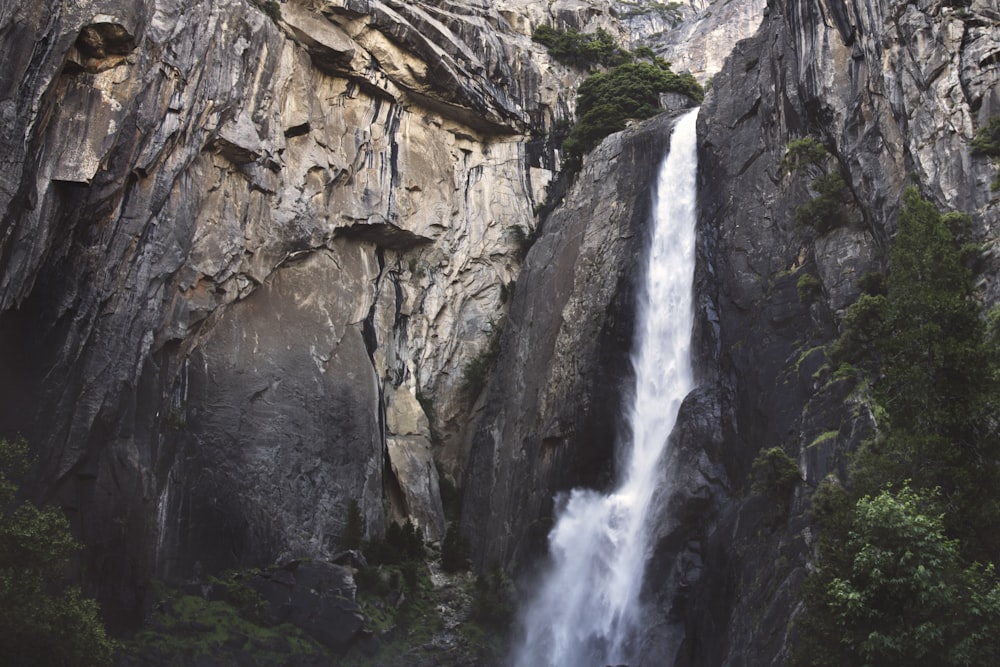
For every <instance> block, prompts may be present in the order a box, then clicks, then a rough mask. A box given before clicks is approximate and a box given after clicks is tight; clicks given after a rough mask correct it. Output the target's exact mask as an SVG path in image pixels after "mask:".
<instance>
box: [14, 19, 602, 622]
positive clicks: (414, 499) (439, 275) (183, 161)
mask: <svg viewBox="0 0 1000 667" xmlns="http://www.w3.org/2000/svg"><path fill="white" fill-rule="evenodd" d="M278 8H279V9H280V18H278V19H277V20H272V19H271V18H269V17H268V16H266V15H265V14H264V13H263V12H262V11H261V10H260V9H258V7H257V6H255V5H254V4H253V3H249V2H247V1H245V0H220V1H219V2H211V3H190V2H183V1H181V0H140V1H139V2H134V3H128V4H127V6H126V5H124V4H122V3H121V2H119V1H118V0H86V1H83V2H76V3H72V6H64V5H63V3H55V2H52V3H36V4H35V5H30V4H24V3H22V4H17V3H3V6H2V8H0V37H2V39H0V49H2V54H3V55H2V58H3V62H4V63H5V67H4V68H3V72H0V91H2V92H0V119H2V120H3V123H2V129H0V155H3V156H4V157H3V161H4V168H3V170H2V172H0V220H2V222H0V377H2V378H3V379H2V381H0V400H2V402H3V405H4V409H3V411H2V414H0V434H2V435H10V434H13V433H16V432H20V433H23V434H24V435H25V436H26V437H27V438H28V439H29V440H30V442H31V443H32V446H33V447H34V449H35V451H37V452H38V453H39V455H40V456H39V466H38V470H37V473H36V474H37V480H38V483H37V484H36V485H35V488H36V490H37V493H38V495H39V496H41V497H44V498H46V499H55V500H57V501H58V502H60V503H61V504H62V505H63V506H64V507H65V508H66V509H67V510H68V511H69V512H70V514H71V517H72V518H73V524H74V529H75V530H76V531H77V534H78V535H80V536H81V537H82V538H83V540H84V541H85V542H86V543H87V544H88V546H89V548H88V550H87V552H86V554H87V555H86V557H85V562H83V563H81V565H82V570H83V572H84V573H85V579H86V581H88V582H89V585H90V586H91V588H93V589H94V590H97V591H99V592H100V593H101V596H102V600H103V602H104V604H105V607H106V608H107V609H109V610H111V612H112V616H113V618H114V619H116V621H117V623H119V624H120V623H126V624H127V623H128V622H130V620H132V619H135V618H138V615H137V614H135V613H134V610H135V609H137V608H138V606H139V605H140V604H141V599H142V596H143V582H145V581H146V580H147V579H148V578H149V577H151V576H157V577H167V578H173V577H186V576H188V575H189V574H190V572H191V571H192V570H193V569H195V568H197V567H199V566H200V567H203V568H205V569H206V570H207V571H208V570H214V569H218V568H224V567H235V566H241V565H250V564H266V563H269V562H273V561H274V560H276V559H277V558H279V557H284V556H315V557H323V556H328V555H329V554H330V553H331V551H332V550H334V549H336V548H337V547H338V540H339V537H340V533H341V531H342V530H343V527H344V523H345V520H346V508H347V505H348V503H349V502H350V501H351V500H357V501H358V502H359V504H360V507H361V509H362V513H363V515H364V518H365V521H366V526H367V530H368V532H369V533H370V534H379V533H380V532H381V531H382V529H383V526H384V521H385V520H386V512H385V511H384V506H383V500H388V502H389V505H390V507H389V512H388V515H389V516H390V517H394V518H396V519H402V518H404V517H405V518H410V519H412V520H414V521H416V522H418V523H419V524H420V525H421V527H422V528H423V529H424V531H425V534H426V535H427V536H428V537H430V538H431V539H438V538H440V536H441V535H442V534H443V532H444V518H443V513H442V510H441V502H440V498H439V495H440V494H439V492H438V486H437V485H438V478H437V475H438V470H439V469H440V470H443V471H444V473H445V474H446V475H448V476H449V477H450V478H452V481H455V480H457V479H459V478H460V476H461V472H462V469H463V466H464V461H465V457H466V451H467V440H468V433H467V424H468V423H469V410H470V405H471V403H472V401H473V399H474V398H475V397H474V396H470V395H469V392H468V391H467V390H466V388H465V385H464V383H463V380H462V369H463V367H464V366H465V365H466V363H467V362H469V361H470V360H472V359H475V358H476V357H477V356H478V355H479V353H480V351H481V350H482V349H483V348H485V347H486V346H487V345H488V338H489V332H490V331H491V329H492V328H493V324H492V323H494V322H497V321H499V320H500V318H501V317H502V315H503V313H504V311H505V309H506V305H505V299H506V295H507V291H508V288H509V286H510V285H511V284H512V281H513V279H514V277H515V276H516V274H517V271H518V269H519V266H520V263H521V241H520V239H521V238H523V237H524V235H526V234H529V233H530V232H531V231H532V229H533V227H534V225H535V216H534V209H535V208H536V207H537V206H540V205H541V204H542V203H543V200H544V197H545V191H546V186H547V185H548V183H549V182H550V180H551V179H552V178H553V176H554V173H555V169H556V167H557V164H558V162H557V155H556V154H555V153H554V152H553V149H552V148H551V147H546V141H545V139H544V134H545V133H546V131H547V130H548V129H549V128H551V127H552V126H553V124H555V123H556V122H558V121H561V120H563V119H566V118H568V117H570V116H571V114H572V109H573V105H574V97H573V91H574V86H575V85H576V83H577V82H578V80H579V78H580V75H581V73H580V72H576V71H572V70H568V69H566V68H565V67H563V66H562V65H559V64H557V63H553V62H550V60H549V58H548V56H547V55H546V54H545V53H544V50H543V49H542V47H540V46H539V45H537V44H534V43H532V42H531V40H530V33H531V30H532V29H533V27H534V26H535V25H537V24H538V23H540V22H542V21H544V22H550V23H558V24H559V25H563V26H575V27H578V28H580V29H594V28H596V27H598V26H605V25H606V26H609V27H613V26H615V25H616V24H615V22H614V19H613V17H612V16H611V14H610V12H609V10H608V5H607V3H606V2H600V1H595V2H578V1H576V0H572V1H570V0H567V1H558V2H554V3H551V4H550V5H548V6H540V5H539V4H538V3H532V2H528V1H527V0H508V1H507V2H503V3H489V2H484V1H480V0H470V1H468V2H459V3H437V2H418V1H414V2H381V1H379V0H331V1H329V2H305V1H304V0H290V1H289V2H282V3H280V4H279V7H278ZM418 399H419V400H418ZM432 433H433V434H434V437H433V438H432V437H431V434H432Z"/></svg>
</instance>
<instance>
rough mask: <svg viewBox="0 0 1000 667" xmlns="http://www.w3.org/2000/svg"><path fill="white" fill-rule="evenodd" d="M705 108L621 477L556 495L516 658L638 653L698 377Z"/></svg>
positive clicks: (639, 353) (665, 181) (571, 663)
mask: <svg viewBox="0 0 1000 667" xmlns="http://www.w3.org/2000/svg"><path fill="white" fill-rule="evenodd" d="M696 120H697V109H695V110H693V111H690V112H688V113H687V114H685V115H684V116H682V117H681V118H680V119H679V120H678V121H677V122H676V123H675V125H674V129H673V131H672V134H671V140H670V152H669V153H668V155H667V157H666V159H665V160H664V161H663V164H662V165H661V167H660V171H659V174H658V178H657V186H656V192H655V198H656V199H655V201H654V206H653V212H654V213H653V215H654V220H653V231H652V242H651V245H650V249H649V255H648V260H647V266H646V270H645V282H644V285H643V286H642V288H641V289H640V292H639V297H638V298H639V303H638V304H637V305H638V308H637V313H638V318H639V323H638V327H637V329H636V339H635V342H634V352H633V355H632V369H633V373H634V377H635V388H634V390H633V392H632V393H631V394H630V396H629V397H628V400H629V403H630V405H627V406H625V410H626V412H625V414H626V417H627V421H628V427H629V429H630V435H629V437H627V438H625V439H624V440H625V441H623V442H619V443H617V446H618V448H619V455H618V459H619V461H620V462H621V463H622V466H621V470H620V471H619V482H618V485H617V488H616V489H615V490H614V491H613V492H612V493H610V494H607V495H605V494H602V493H599V492H597V491H593V490H587V489H575V490H573V491H572V492H571V493H570V494H569V495H568V497H564V498H562V499H558V500H557V505H561V510H559V511H558V516H557V519H556V524H555V527H554V528H553V529H552V532H551V533H550V534H549V553H550V559H551V564H550V566H549V569H548V570H547V571H546V572H545V574H544V576H543V578H542V579H541V582H540V585H539V586H538V588H537V590H536V593H535V596H534V597H533V599H531V600H530V601H528V602H527V605H526V606H525V607H524V609H523V610H522V614H521V622H522V624H523V640H522V641H521V643H520V645H519V646H517V647H516V648H515V649H514V652H513V664H514V665H515V666H516V667H603V666H604V665H618V664H630V661H631V660H632V659H633V657H634V652H635V648H636V647H635V643H636V635H637V632H638V630H639V629H640V624H641V618H640V601H639V593H640V591H641V589H642V583H643V575H644V571H645V564H646V560H647V555H648V554H647V551H648V542H649V527H648V526H647V522H648V514H649V509H650V504H651V501H652V500H653V498H654V496H656V497H658V498H666V497H669V489H664V488H661V487H662V486H663V485H664V484H669V478H668V476H666V475H664V474H663V470H662V466H661V461H662V459H663V455H664V451H665V450H666V449H667V443H668V441H669V438H670V433H671V431H672V430H673V428H674V423H675V422H676V420H677V413H678V411H679V410H680V406H681V402H682V401H683V400H684V397H685V396H687V394H688V393H689V392H690V391H691V390H692V389H693V384H694V379H693V372H692V369H691V358H690V357H691V355H690V347H691V331H692V326H693V321H694V307H693V294H692V292H693V281H694V263H695V216H696V209H695V194H696V192H695V188H696V173H697V166H698V165H697V137H696V129H695V126H696ZM663 658H664V659H665V660H666V659H669V658H668V657H667V656H663ZM658 664H661V665H664V664H666V665H667V667H669V665H668V664H667V663H663V662H660V663H658Z"/></svg>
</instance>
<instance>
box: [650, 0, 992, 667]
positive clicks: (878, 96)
mask: <svg viewBox="0 0 1000 667" xmlns="http://www.w3.org/2000/svg"><path fill="white" fill-rule="evenodd" d="M998 26H1000V15H998V14H997V11H996V9H995V8H994V7H993V6H992V5H991V4H990V3H987V2H972V3H971V4H970V5H969V7H968V8H967V9H964V10H961V11H959V10H957V9H955V8H953V7H952V6H950V4H949V3H937V2H921V3H905V2H877V1H872V2H865V3H861V4H857V3H855V4H851V3H841V2H837V1H824V2H817V3H798V2H784V1H783V0H772V2H770V3H769V12H768V14H767V18H766V20H765V21H764V23H763V24H762V25H761V27H760V30H759V31H758V32H757V34H756V35H755V36H754V37H753V38H752V39H749V40H746V41H744V42H741V43H739V44H738V45H737V47H736V49H735V50H734V52H733V54H732V55H731V57H730V59H729V61H728V62H727V64H726V66H725V67H723V69H722V70H721V71H720V73H719V74H717V75H716V76H715V78H714V81H713V85H712V92H711V93H710V94H709V96H708V98H707V99H706V102H705V105H704V108H703V109H702V112H701V114H700V116H699V122H700V126H701V127H700V136H701V140H702V155H701V170H702V173H703V175H704V179H705V180H704V183H703V187H702V188H701V190H700V201H701V211H702V214H701V225H702V243H703V247H704V260H705V262H704V266H703V275H704V276H705V277H706V278H708V280H706V281H705V282H703V283H702V285H703V290H702V295H703V298H704V299H706V300H707V301H708V302H709V304H710V308H709V309H708V311H707V312H711V313H717V317H718V332H719V337H718V340H717V347H715V348H714V352H713V350H712V348H711V347H708V348H706V349H705V350H703V353H707V354H708V356H707V357H705V358H704V359H703V362H702V363H701V364H700V366H701V367H702V368H705V369H710V370H712V373H711V374H710V375H711V377H713V378H714V380H712V381H713V382H714V383H715V387H716V388H715V391H714V392H713V396H714V400H715V401H717V403H718V408H717V409H718V410H719V414H720V416H721V425H722V434H721V435H722V443H721V450H722V454H721V456H720V457H719V461H721V462H722V464H723V468H724V470H725V479H727V480H728V486H727V487H719V488H720V490H722V491H724V494H723V495H722V496H715V497H714V498H713V506H714V507H715V508H716V510H717V514H715V515H714V520H713V521H712V525H710V526H709V527H707V528H702V529H701V531H702V534H703V535H704V538H703V539H700V540H696V541H695V545H696V546H697V551H698V555H699V557H700V558H699V560H698V563H697V564H698V567H699V568H700V569H701V572H702V576H701V578H700V580H699V581H697V582H696V583H694V585H693V586H692V587H691V588H690V589H687V590H686V591H685V590H684V589H682V592H683V594H682V595H680V596H678V597H677V598H675V599H674V600H673V604H674V606H673V607H672V608H671V607H669V606H667V605H662V608H663V610H664V614H668V615H669V614H670V613H671V611H668V610H672V612H673V613H675V614H676V613H678V610H683V617H684V619H685V620H684V622H683V623H684V640H683V641H682V642H681V644H680V650H679V652H678V658H677V663H676V664H677V665H732V666H736V665H780V664H784V661H785V659H786V658H787V655H788V649H789V638H790V633H789V626H790V623H789V622H790V620H791V619H793V618H794V616H795V614H796V613H797V608H796V601H797V591H798V588H799V586H800V584H801V581H802V579H803V577H804V575H805V573H806V571H807V570H808V567H809V561H810V559H811V551H810V546H811V529H810V527H809V523H808V515H807V514H806V511H807V509H808V501H809V497H810V495H811V490H812V489H814V488H815V486H816V485H817V484H818V483H819V482H820V481H822V479H823V478H824V477H825V476H826V475H828V474H840V475H843V474H844V472H845V471H844V467H845V460H844V455H845V453H846V452H848V451H850V450H852V449H854V448H855V447H856V446H857V445H858V444H859V443H860V442H861V441H862V440H863V439H864V438H865V437H867V435H868V434H869V433H870V432H871V428H872V425H873V420H872V418H871V415H870V414H869V413H868V411H867V408H866V405H865V402H864V395H863V392H859V391H858V390H857V389H856V388H855V387H854V384H853V382H850V381H847V380H841V379H839V376H836V375H834V373H833V371H834V370H835V369H831V368H829V367H828V366H826V365H825V362H826V359H825V353H824V346H825V345H827V344H828V343H829V342H830V341H831V340H832V338H833V337H834V336H835V335H836V331H837V325H838V322H839V317H840V315H841V314H842V312H843V309H844V308H846V306H848V305H849V304H850V303H851V302H853V300H854V299H856V298H857V296H858V288H857V283H856V281H857V278H858V277H860V276H861V275H863V274H864V273H866V272H869V271H874V270H881V269H883V268H884V262H885V253H884V249H885V244H886V241H887V239H888V238H889V237H890V236H891V235H892V233H893V230H894V228H895V218H896V215H897V213H898V202H899V199H900V194H901V192H902V189H903V188H904V186H905V185H906V184H907V183H908V182H915V183H917V184H918V185H919V187H920V188H921V190H922V192H923V193H924V194H925V196H928V197H930V198H931V199H933V200H934V201H936V203H937V204H938V205H939V207H941V208H942V209H946V210H960V211H966V212H968V213H970V214H972V216H973V220H974V222H975V227H976V229H977V230H978V233H979V235H980V237H981V238H982V239H983V240H985V241H986V242H987V243H988V244H991V243H992V239H993V236H994V234H995V233H996V229H997V225H998V198H997V196H996V193H995V192H991V191H990V188H989V183H988V180H989V179H990V178H991V168H990V166H989V165H988V164H986V163H985V161H984V160H982V159H981V158H977V157H974V156H971V155H970V153H969V142H970V140H971V138H972V136H973V134H974V132H975V129H976V127H978V126H980V125H981V124H983V123H984V122H985V121H986V120H987V119H988V118H989V117H991V116H993V115H996V114H997V113H1000V110H998V107H997V101H996V100H997V95H998V94H1000V64H998V63H997V62H996V60H995V58H991V57H988V56H986V55H985V54H997V53H1000V41H998V37H1000V36H998V33H997V28H998ZM973 60H974V61H975V63H976V64H975V65H970V61H973ZM804 136H813V137H814V138H816V139H818V140H819V141H820V142H821V143H822V144H823V145H825V146H826V148H827V149H828V150H829V151H830V152H831V154H832V155H833V164H831V165H829V166H827V167H825V170H826V171H827V172H837V173H840V174H841V175H842V176H843V178H844V179H845V181H846V183H847V184H848V192H849V194H848V195H847V198H848V199H849V200H851V201H848V202H846V203H847V204H848V205H849V206H850V207H852V210H853V211H855V212H856V213H857V215H854V216H849V217H850V218H854V219H853V220H845V222H844V224H842V225H839V226H836V227H834V228H833V229H831V230H829V231H825V232H822V233H820V232H818V231H815V230H813V229H811V228H809V227H808V226H802V225H797V224H796V223H795V220H794V217H795V216H794V214H795V211H796V209H797V207H799V206H801V205H802V204H804V203H806V202H807V201H808V200H809V198H810V197H811V196H813V190H812V189H811V188H812V186H813V185H814V184H815V182H816V181H817V179H818V178H819V177H820V176H821V175H822V173H821V172H818V171H810V169H799V170H795V171H790V170H788V169H787V168H786V167H785V166H784V165H783V164H782V158H783V156H784V154H785V152H786V145H787V143H788V142H789V141H790V140H792V139H795V138H800V137H804ZM990 256H991V253H988V254H987V256H986V262H987V263H988V264H990V263H991V262H992V260H991V259H990ZM807 274H808V275H810V276H812V277H813V278H815V279H816V281H817V282H818V284H819V285H820V286H821V287H820V289H819V290H818V292H815V293H813V294H812V295H811V296H810V295H808V294H807V295H800V294H799V290H798V289H797V284H798V283H799V280H800V279H801V277H802V276H803V275H807ZM995 276H996V269H995V266H988V267H987V269H986V271H985V272H984V282H983V289H984V294H985V296H986V298H987V300H988V301H995V299H996V296H995V293H996V286H995ZM709 379H710V378H708V377H706V380H709ZM773 446H781V447H782V448H784V450H785V451H786V452H788V453H790V454H791V455H792V456H793V457H796V458H797V459H798V462H799V466H800V471H801V474H802V479H803V483H802V484H801V485H800V486H799V488H797V489H796V491H795V493H794V495H793V496H791V497H789V498H787V499H784V500H782V501H774V500H769V499H766V498H763V497H760V496H753V495H747V492H746V491H743V489H747V488H748V487H749V481H748V476H749V471H750V464H751V461H752V460H753V458H754V456H755V455H756V453H757V452H758V451H759V450H760V449H762V448H765V447H773ZM726 495H728V500H727V499H726ZM696 534H697V533H696ZM678 602H681V603H683V604H682V605H679V604H678ZM719 638H723V639H722V640H721V641H720V640H719Z"/></svg>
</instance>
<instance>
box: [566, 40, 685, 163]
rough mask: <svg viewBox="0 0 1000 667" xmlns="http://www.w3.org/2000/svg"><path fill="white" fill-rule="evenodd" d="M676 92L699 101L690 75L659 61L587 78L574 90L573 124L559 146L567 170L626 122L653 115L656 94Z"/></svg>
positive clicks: (657, 105) (657, 103)
mask: <svg viewBox="0 0 1000 667" xmlns="http://www.w3.org/2000/svg"><path fill="white" fill-rule="evenodd" d="M666 92H676V93H681V94H683V95H687V96H688V97H690V98H691V99H692V100H694V101H696V102H701V100H702V98H703V97H704V93H703V91H702V89H701V86H699V85H698V82H697V81H696V80H695V78H694V77H693V76H691V75H690V74H676V73H674V72H673V71H672V70H671V69H670V63H668V62H666V61H665V60H663V59H662V58H654V59H653V61H652V62H639V63H628V64H624V65H619V66H617V67H614V68H612V69H611V70H609V71H607V72H598V73H597V74H592V75H591V76H589V77H587V78H586V79H585V80H584V82H583V83H582V84H580V88H579V90H578V91H577V98H576V115H577V122H576V125H574V126H573V130H572V131H571V132H570V134H569V137H567V138H566V141H565V143H564V144H563V150H564V151H565V153H566V161H567V163H568V166H569V167H570V168H574V167H577V166H579V163H580V160H581V158H582V157H583V155H584V154H585V153H587V152H588V151H590V150H591V149H593V148H594V147H595V146H596V145H597V144H598V143H600V141H601V140H602V139H603V138H604V137H606V136H608V135H609V134H611V133H613V132H618V131H620V130H623V129H625V123H626V122H627V121H628V120H633V119H634V120H641V119H644V118H649V117H651V116H655V115H656V114H658V113H659V112H660V111H662V109H661V108H660V93H666Z"/></svg>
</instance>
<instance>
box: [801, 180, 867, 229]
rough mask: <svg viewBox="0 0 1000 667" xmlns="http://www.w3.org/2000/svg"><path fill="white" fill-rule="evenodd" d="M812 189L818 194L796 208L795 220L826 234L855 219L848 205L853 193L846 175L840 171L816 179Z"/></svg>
mask: <svg viewBox="0 0 1000 667" xmlns="http://www.w3.org/2000/svg"><path fill="white" fill-rule="evenodd" d="M812 189H813V191H814V192H815V193H816V196H815V197H813V198H812V199H810V200H809V201H808V202H807V203H805V204H803V205H802V206H799V207H798V208H796V209H795V222H797V223H798V224H799V225H802V226H804V227H811V228H813V229H815V230H816V232H817V233H818V234H826V233H827V232H829V231H830V230H832V229H834V228H836V227H840V226H842V225H845V224H848V223H849V222H851V221H852V220H853V214H852V212H851V209H850V207H849V205H848V202H850V201H851V198H852V195H851V192H850V190H849V189H848V188H847V183H846V182H845V181H844V177H843V176H841V175H840V174H839V173H838V172H832V173H829V174H826V175H824V176H821V177H820V178H818V179H816V181H815V182H814V183H813V184H812Z"/></svg>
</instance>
